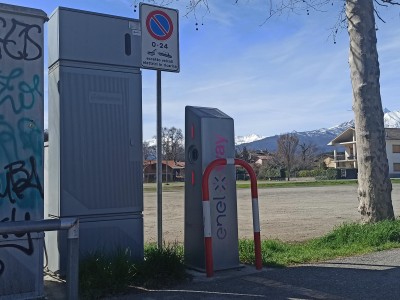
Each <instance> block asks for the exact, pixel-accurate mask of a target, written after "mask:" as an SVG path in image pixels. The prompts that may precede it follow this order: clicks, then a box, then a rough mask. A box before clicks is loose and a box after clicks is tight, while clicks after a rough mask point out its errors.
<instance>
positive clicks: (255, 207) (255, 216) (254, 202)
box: [251, 198, 260, 232]
mask: <svg viewBox="0 0 400 300" xmlns="http://www.w3.org/2000/svg"><path fill="white" fill-rule="evenodd" d="M251 205H252V208H253V228H254V229H253V230H254V232H260V214H259V209H258V198H253V199H251Z"/></svg>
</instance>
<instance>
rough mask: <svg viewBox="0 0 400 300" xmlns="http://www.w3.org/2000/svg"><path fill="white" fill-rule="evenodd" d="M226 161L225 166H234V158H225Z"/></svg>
mask: <svg viewBox="0 0 400 300" xmlns="http://www.w3.org/2000/svg"><path fill="white" fill-rule="evenodd" d="M225 159H226V164H227V165H234V164H235V159H234V158H225Z"/></svg>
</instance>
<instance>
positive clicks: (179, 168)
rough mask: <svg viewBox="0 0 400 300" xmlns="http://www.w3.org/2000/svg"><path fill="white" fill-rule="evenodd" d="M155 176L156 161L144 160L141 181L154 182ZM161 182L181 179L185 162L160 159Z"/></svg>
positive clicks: (183, 175) (182, 178)
mask: <svg viewBox="0 0 400 300" xmlns="http://www.w3.org/2000/svg"><path fill="white" fill-rule="evenodd" d="M156 178H157V161H156V160H145V161H144V163H143V181H144V182H155V181H156ZM162 179H163V182H172V181H183V180H184V179H185V163H184V162H179V161H178V162H176V161H173V160H163V161H162Z"/></svg>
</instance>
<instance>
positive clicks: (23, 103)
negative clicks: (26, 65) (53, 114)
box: [0, 68, 42, 114]
mask: <svg viewBox="0 0 400 300" xmlns="http://www.w3.org/2000/svg"><path fill="white" fill-rule="evenodd" d="M23 73H24V71H23V70H22V69H21V68H16V69H14V70H12V71H11V73H10V74H9V75H8V76H7V75H1V71H0V106H2V105H3V103H5V102H6V101H9V102H10V104H11V107H12V109H13V111H14V113H15V114H19V113H21V112H22V111H23V110H24V109H25V110H27V109H31V108H32V107H33V105H34V104H35V101H36V94H38V95H39V96H40V97H42V93H41V92H40V91H39V87H40V77H39V75H33V78H32V84H31V85H30V84H29V83H27V82H25V81H23V80H21V81H19V82H18V83H17V87H18V100H17V99H15V98H14V95H12V93H13V92H14V90H15V86H14V84H15V81H16V80H17V78H20V77H21V76H22V75H23Z"/></svg>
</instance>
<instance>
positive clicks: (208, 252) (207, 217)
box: [202, 158, 262, 277]
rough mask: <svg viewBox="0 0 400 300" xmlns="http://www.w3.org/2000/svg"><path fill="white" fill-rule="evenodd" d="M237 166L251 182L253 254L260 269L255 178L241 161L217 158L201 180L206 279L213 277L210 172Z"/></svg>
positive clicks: (259, 239) (251, 171)
mask: <svg viewBox="0 0 400 300" xmlns="http://www.w3.org/2000/svg"><path fill="white" fill-rule="evenodd" d="M225 165H239V166H242V167H243V168H245V169H246V171H247V172H248V173H249V175H250V182H251V198H252V210H253V231H254V254H255V258H256V269H257V270H261V269H262V257H261V236H260V216H259V209H258V190H257V178H256V174H255V173H254V170H253V169H252V168H251V166H250V165H249V164H248V163H247V162H245V161H244V160H241V159H233V158H218V159H216V160H214V161H212V162H211V163H210V164H209V165H208V166H207V168H206V169H205V171H204V174H203V178H202V193H203V199H202V200H203V224H204V245H205V256H206V274H207V277H212V276H213V275H214V262H213V255H212V236H211V208H210V192H209V185H208V178H209V177H210V174H211V171H212V170H213V169H214V168H215V167H217V166H225Z"/></svg>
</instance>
